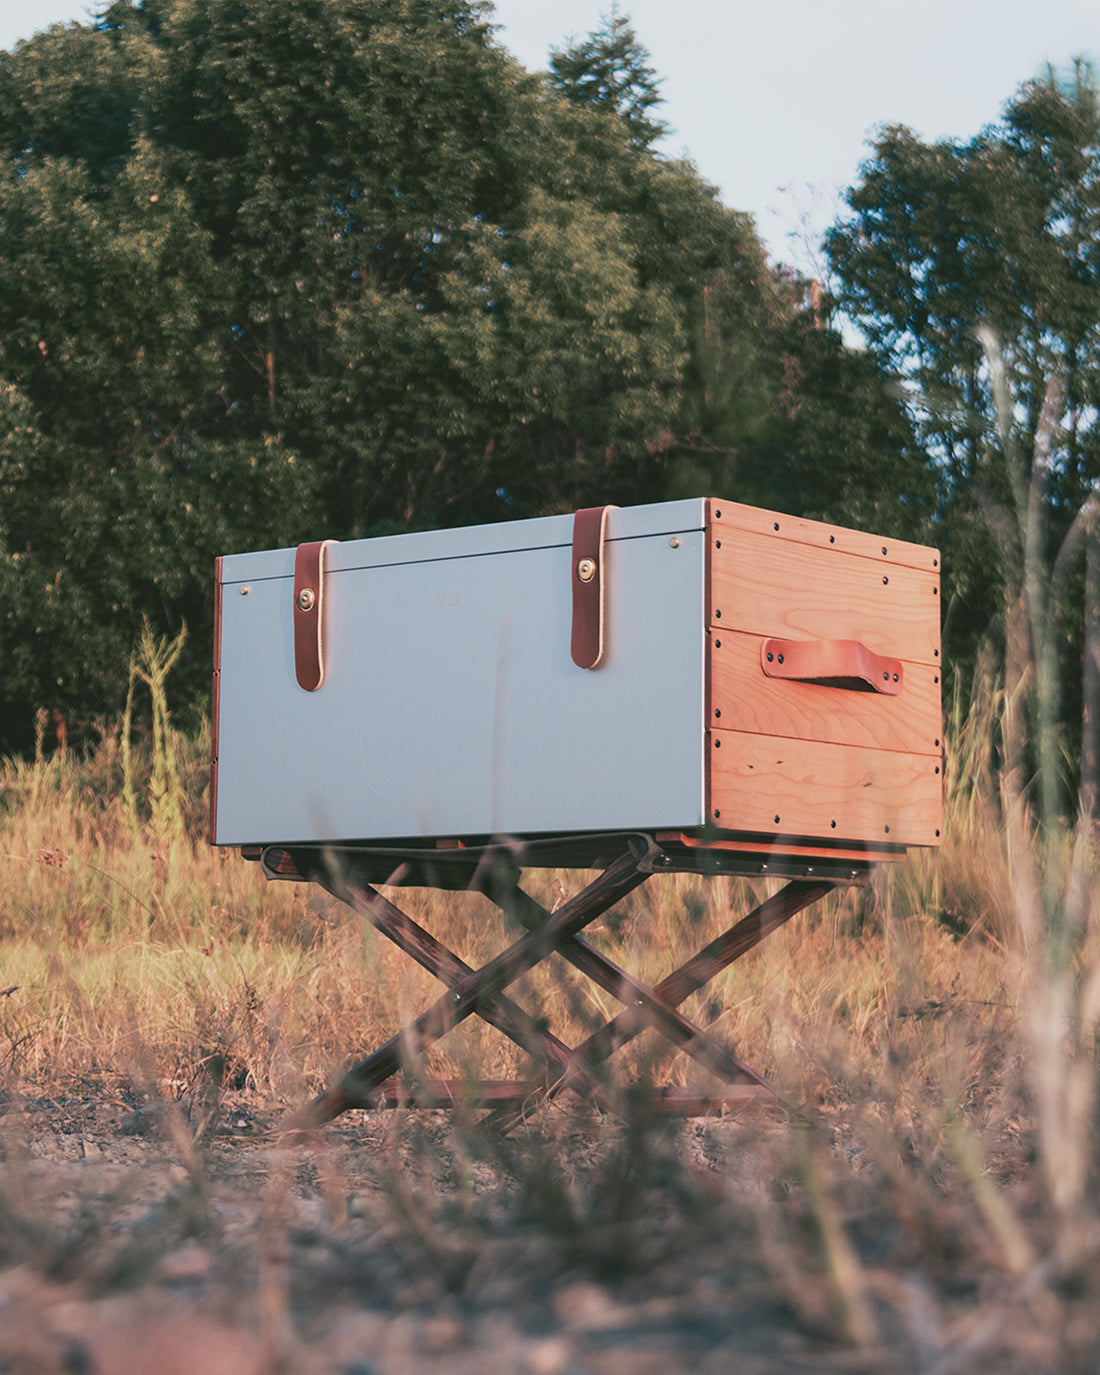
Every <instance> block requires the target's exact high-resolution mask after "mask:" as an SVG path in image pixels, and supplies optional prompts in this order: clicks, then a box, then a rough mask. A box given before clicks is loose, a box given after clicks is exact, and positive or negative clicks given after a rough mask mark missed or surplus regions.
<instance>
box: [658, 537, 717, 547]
mask: <svg viewBox="0 0 1100 1375" xmlns="http://www.w3.org/2000/svg"><path fill="white" fill-rule="evenodd" d="M668 547H669V548H670V549H679V547H680V536H679V535H673V537H672V538H671V539H670V540H669V542H668ZM721 547H722V541H721V540H719V541H718V548H719V549H721Z"/></svg>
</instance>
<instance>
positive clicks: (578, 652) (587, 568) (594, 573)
mask: <svg viewBox="0 0 1100 1375" xmlns="http://www.w3.org/2000/svg"><path fill="white" fill-rule="evenodd" d="M616 509H617V508H616V507H614V506H589V507H587V508H586V509H585V510H583V511H578V512H577V513H576V515H575V516H574V517H573V568H572V584H573V634H572V641H571V644H570V651H571V653H572V656H573V662H574V663H575V664H576V665H577V667H578V668H595V667H596V665H597V664H598V663H599V662H600V660H601V659H602V658H603V652H604V634H603V632H604V589H605V579H604V563H603V556H604V547H603V546H604V534H605V532H606V529H607V513H608V511H614V510H616Z"/></svg>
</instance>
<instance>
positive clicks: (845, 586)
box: [709, 530, 940, 664]
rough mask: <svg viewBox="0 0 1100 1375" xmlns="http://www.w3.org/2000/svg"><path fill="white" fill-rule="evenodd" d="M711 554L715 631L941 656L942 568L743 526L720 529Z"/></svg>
mask: <svg viewBox="0 0 1100 1375" xmlns="http://www.w3.org/2000/svg"><path fill="white" fill-rule="evenodd" d="M710 555H711V572H710V606H709V623H710V625H711V627H712V628H713V629H714V630H715V631H717V630H719V629H722V630H739V631H748V632H750V633H751V634H755V635H777V636H786V637H789V638H791V639H823V640H824V639H840V640H843V639H853V640H861V641H862V642H863V643H864V644H865V645H866V646H867V647H868V649H871V650H873V651H874V652H875V653H876V654H884V655H888V656H890V657H893V658H897V659H903V660H906V661H912V662H919V663H926V664H936V663H938V662H939V648H940V632H939V626H940V615H939V611H940V599H939V577H938V576H937V575H936V574H935V573H932V572H922V571H919V570H917V569H914V568H910V567H908V566H907V565H899V564H891V563H888V562H886V561H885V560H883V561H880V562H876V561H875V560H873V559H870V558H865V557H863V556H862V555H859V554H850V553H846V552H844V551H842V550H837V549H835V548H819V547H815V546H813V545H809V544H802V543H799V542H797V541H794V540H788V539H784V538H780V537H779V536H776V535H775V534H772V535H768V534H766V533H765V534H758V533H751V532H748V531H744V530H737V531H734V532H732V534H726V533H725V532H722V533H718V534H715V535H714V536H713V538H712V540H711V548H710Z"/></svg>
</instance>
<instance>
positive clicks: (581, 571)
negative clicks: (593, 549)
mask: <svg viewBox="0 0 1100 1375" xmlns="http://www.w3.org/2000/svg"><path fill="white" fill-rule="evenodd" d="M595 576H596V560H595V559H581V561H580V563H578V564H577V577H578V578H579V579H580V580H581V582H591V581H592V579H593V578H594V577H595Z"/></svg>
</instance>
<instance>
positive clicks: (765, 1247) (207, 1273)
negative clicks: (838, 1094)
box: [0, 1094, 1091, 1375]
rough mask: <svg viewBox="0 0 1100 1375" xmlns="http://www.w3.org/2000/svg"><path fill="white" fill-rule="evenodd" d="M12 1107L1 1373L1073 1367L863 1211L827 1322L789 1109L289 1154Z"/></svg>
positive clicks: (152, 1116)
mask: <svg viewBox="0 0 1100 1375" xmlns="http://www.w3.org/2000/svg"><path fill="white" fill-rule="evenodd" d="M0 1109H2V1116H0V1245H2V1252H0V1254H2V1256H3V1268H2V1269H0V1372H4V1375H8V1372H11V1373H12V1375H39V1373H41V1375H53V1373H54V1372H57V1375H61V1372H68V1373H69V1375H94V1373H95V1372H110V1375H129V1372H135V1375H136V1372H139V1371H140V1372H145V1373H150V1375H152V1373H154V1372H155V1375H174V1372H177V1371H178V1372H184V1371H187V1372H188V1375H196V1372H197V1373H198V1375H222V1372H226V1375H229V1373H230V1372H232V1375H250V1373H251V1372H256V1373H257V1375H259V1373H260V1372H281V1371H285V1372H294V1373H295V1375H297V1373H298V1372H301V1373H302V1375H405V1373H406V1372H407V1373H408V1375H421V1373H423V1375H434V1372H444V1371H445V1372H447V1375H465V1372H470V1375H474V1372H476V1373H477V1375H494V1372H501V1375H505V1373H507V1375H648V1373H649V1372H653V1373H654V1375H657V1372H660V1375H679V1372H689V1371H690V1372H700V1375H702V1373H703V1372H715V1373H716V1372H737V1375H780V1372H783V1373H784V1375H788V1373H790V1372H793V1373H794V1375H799V1372H805V1373H807V1375H808V1373H809V1372H822V1373H823V1372H837V1371H851V1372H861V1371H866V1372H875V1375H888V1373H891V1375H892V1373H893V1372H898V1373H899V1375H901V1373H902V1372H910V1371H913V1372H916V1371H922V1372H929V1373H930V1375H931V1373H933V1372H934V1375H956V1373H958V1375H962V1372H967V1371H970V1370H991V1369H996V1370H998V1371H1014V1370H1017V1369H1019V1370H1021V1371H1022V1370H1025V1369H1026V1370H1054V1369H1062V1368H1065V1369H1067V1370H1068V1369H1070V1368H1076V1367H1075V1366H1072V1365H1071V1364H1067V1363H1066V1361H1067V1360H1068V1358H1067V1357H1066V1356H1065V1352H1066V1349H1067V1348H1066V1347H1065V1345H1064V1328H1065V1315H1064V1313H1063V1314H1061V1315H1060V1316H1059V1318H1058V1323H1057V1324H1056V1325H1057V1326H1058V1328H1059V1331H1060V1332H1061V1333H1062V1336H1061V1337H1055V1336H1053V1335H1051V1333H1049V1332H1047V1331H1046V1326H1048V1325H1049V1324H1045V1323H1044V1320H1043V1319H1042V1315H1041V1314H1040V1315H1039V1317H1038V1318H1035V1316H1034V1314H1031V1315H1029V1313H1028V1304H1027V1303H1026V1302H1024V1303H1023V1304H1021V1302H1020V1299H1019V1296H1018V1295H1017V1296H1016V1297H1015V1298H1014V1297H1013V1293H1012V1291H1011V1288H1010V1287H1008V1288H1006V1287H1005V1286H1004V1285H1000V1286H997V1285H994V1286H993V1287H992V1288H991V1287H990V1285H989V1284H984V1287H983V1281H981V1280H980V1278H978V1277H977V1276H978V1273H979V1272H978V1271H977V1270H976V1269H972V1268H970V1267H968V1266H966V1265H960V1266H957V1267H956V1268H955V1270H954V1271H952V1273H951V1275H950V1276H949V1277H948V1278H947V1279H946V1280H944V1279H943V1278H942V1277H941V1279H940V1280H937V1279H935V1278H932V1279H929V1278H927V1277H926V1276H923V1275H922V1274H921V1273H920V1269H919V1266H918V1265H916V1264H915V1263H913V1264H911V1268H910V1269H908V1270H907V1269H906V1263H907V1259H906V1258H907V1254H908V1253H907V1252H906V1248H905V1246H904V1245H903V1244H902V1242H901V1241H899V1239H898V1234H897V1227H896V1224H895V1222H894V1221H893V1220H892V1219H891V1218H890V1217H889V1216H887V1215H886V1214H885V1213H883V1212H880V1211H876V1210H875V1209H874V1208H873V1207H871V1208H870V1209H868V1207H867V1205H866V1200H864V1201H863V1202H862V1203H857V1204H855V1205H853V1207H852V1208H851V1209H849V1210H848V1212H847V1214H846V1215H845V1217H844V1226H845V1228H846V1234H847V1235H848V1236H849V1237H850V1238H851V1241H852V1246H853V1247H854V1248H855V1254H856V1255H857V1256H858V1264H859V1267H860V1275H861V1278H860V1280H859V1283H858V1285H856V1286H855V1287H854V1288H852V1289H851V1290H850V1292H849V1293H848V1295H847V1306H846V1305H845V1302H844V1298H845V1295H844V1293H843V1292H842V1293H841V1295H840V1301H839V1302H838V1300H837V1294H836V1292H835V1285H834V1286H833V1287H832V1288H830V1282H829V1274H828V1270H829V1267H828V1266H827V1265H823V1263H822V1262H821V1261H820V1259H818V1260H814V1259H813V1257H814V1256H818V1257H820V1256H821V1254H822V1247H821V1245H820V1238H818V1237H816V1234H815V1226H816V1229H817V1231H820V1219H818V1221H817V1223H816V1224H815V1225H814V1226H811V1225H810V1223H812V1222H813V1221H814V1218H813V1217H812V1216H810V1215H809V1214H808V1213H807V1207H806V1201H805V1199H804V1198H802V1197H801V1193H802V1191H801V1189H800V1187H799V1186H797V1185H792V1184H791V1182H790V1181H789V1180H788V1179H785V1178H783V1177H782V1176H776V1175H775V1174H774V1173H772V1172H773V1171H774V1169H775V1165H774V1162H775V1161H776V1160H778V1159H779V1157H780V1155H781V1152H779V1151H775V1150H773V1147H777V1146H778V1145H779V1144H780V1142H781V1138H782V1136H783V1134H784V1133H786V1132H787V1131H788V1127H787V1125H786V1124H784V1123H783V1122H782V1121H779V1120H777V1119H776V1116H775V1114H772V1115H771V1117H770V1118H768V1117H762V1116H761V1115H760V1114H759V1113H758V1114H757V1115H756V1117H755V1119H752V1120H750V1119H748V1118H726V1119H716V1120H710V1121H699V1120H693V1121H689V1122H686V1123H678V1124H675V1125H674V1126H668V1127H666V1128H665V1129H663V1130H662V1129H657V1130H656V1131H653V1130H651V1129H647V1131H646V1132H645V1133H642V1132H632V1131H631V1130H630V1129H629V1128H622V1127H615V1126H609V1125H608V1124H607V1123H606V1122H605V1123H600V1122H597V1121H594V1120H592V1119H577V1118H573V1117H569V1116H568V1115H567V1114H566V1113H565V1111H564V1110H561V1111H560V1112H559V1113H553V1112H550V1111H547V1112H544V1113H543V1114H542V1117H541V1118H540V1120H539V1121H538V1122H537V1123H535V1124H532V1126H531V1128H530V1130H520V1131H519V1132H515V1133H512V1134H511V1135H510V1136H509V1137H507V1138H505V1137H502V1136H500V1134H499V1133H497V1134H496V1136H495V1137H494V1134H493V1132H492V1131H491V1129H487V1128H479V1127H476V1126H470V1125H469V1124H462V1123H457V1124H456V1123H455V1122H454V1121H453V1119H451V1118H450V1117H449V1116H448V1115H446V1114H441V1113H420V1114H408V1115H399V1114H394V1113H392V1112H389V1113H382V1112H379V1113H349V1114H346V1115H345V1117H344V1118H342V1119H340V1120H339V1121H337V1122H336V1123H334V1124H332V1125H331V1126H330V1127H329V1128H327V1129H326V1131H325V1132H324V1134H323V1135H320V1134H319V1135H318V1136H317V1137H316V1138H315V1139H313V1140H312V1141H310V1142H307V1143H304V1144H296V1145H293V1146H287V1145H285V1144H282V1143H281V1142H280V1139H279V1138H278V1136H277V1135H276V1134H275V1132H274V1130H273V1129H274V1128H275V1127H276V1126H277V1124H278V1121H279V1118H280V1110H279V1109H278V1108H277V1107H276V1106H274V1105H266V1106H265V1105H263V1104H258V1103H257V1102H256V1101H254V1098H253V1096H251V1095H247V1094H241V1095H238V1096H236V1097H234V1098H226V1099H223V1100H222V1101H221V1103H220V1104H219V1105H218V1109H217V1113H216V1116H215V1117H214V1119H213V1120H212V1121H210V1122H208V1123H207V1130H206V1136H207V1140H206V1141H205V1143H204V1144H203V1145H202V1146H201V1147H199V1146H197V1145H195V1144H194V1142H193V1134H192V1129H191V1128H190V1127H189V1125H188V1124H187V1122H186V1121H185V1120H184V1115H183V1113H182V1111H181V1110H179V1109H177V1108H174V1107H171V1106H169V1107H160V1108H156V1109H150V1108H140V1107H135V1106H134V1105H133V1103H131V1102H127V1101H124V1100H123V1099H122V1098H119V1099H118V1100H111V1099H106V1100H105V1099H102V1098H94V1097H50V1098H47V1097H43V1098H21V1099H15V1098H9V1099H8V1100H7V1101H6V1102H5V1103H3V1104H2V1105H0ZM769 1161H771V1162H773V1163H772V1164H771V1165H769V1163H768V1162H769ZM860 1209H862V1210H863V1211H862V1214H861V1212H860ZM810 1213H811V1214H812V1209H811V1210H810ZM777 1215H778V1216H779V1217H780V1218H781V1219H782V1218H786V1221H785V1222H784V1223H783V1226H784V1227H788V1225H789V1230H788V1231H786V1232H783V1234H782V1235H779V1234H777V1233H775V1231H774V1228H773V1227H772V1224H771V1223H769V1222H768V1218H769V1217H774V1216H777ZM800 1219H801V1221H800ZM807 1237H809V1238H810V1240H809V1242H806V1241H805V1239H806V1238H807ZM826 1250H827V1248H826ZM908 1260H909V1262H910V1263H911V1262H912V1261H913V1257H912V1256H911V1255H909V1256H908ZM837 1275H840V1271H837ZM840 1287H841V1290H842V1291H843V1288H844V1285H843V1281H842V1280H841V1285H840ZM853 1295H854V1296H855V1297H854V1298H853ZM861 1302H863V1303H865V1305H866V1307H865V1309H861V1308H860V1303H861ZM853 1304H854V1307H853ZM861 1312H862V1313H863V1317H864V1319H865V1326H864V1328H863V1329H862V1330H856V1331H855V1332H854V1333H853V1330H852V1323H853V1315H854V1318H855V1319H856V1320H858V1319H859V1317H860V1313H861ZM1021 1312H1023V1314H1024V1317H1023V1318H1022V1319H1021V1316H1020V1315H1021ZM1060 1342H1061V1343H1062V1344H1061V1345H1059V1343H1060ZM1080 1349H1081V1344H1080V1343H1079V1342H1078V1343H1077V1344H1076V1345H1075V1346H1074V1350H1080ZM1081 1368H1082V1369H1084V1368H1086V1367H1085V1366H1081ZM1090 1368H1091V1367H1090Z"/></svg>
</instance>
